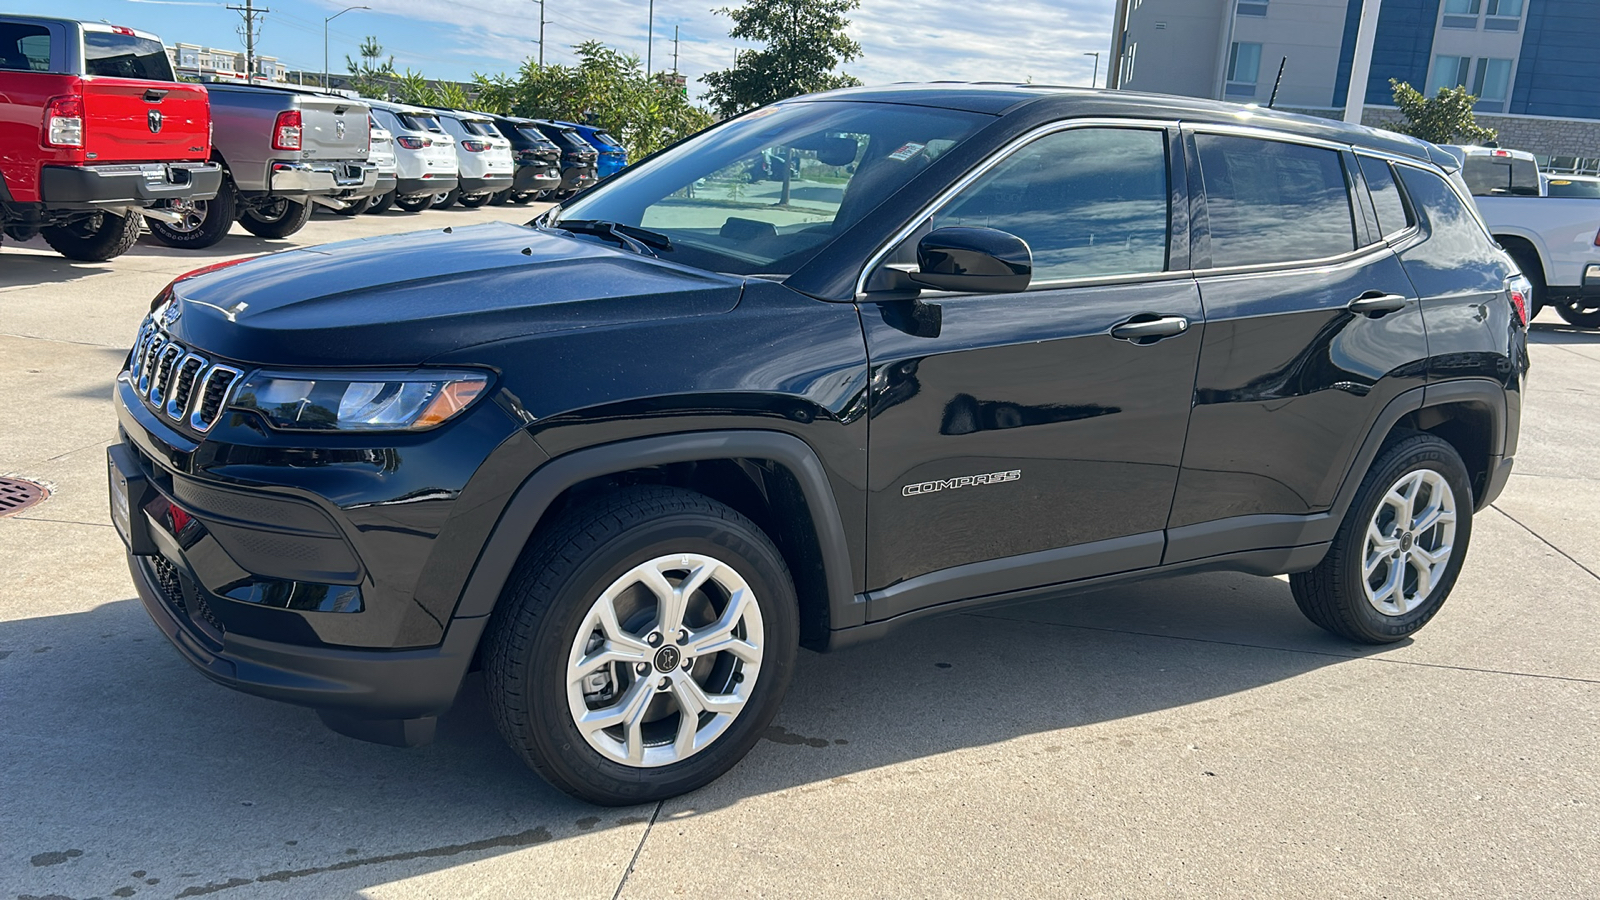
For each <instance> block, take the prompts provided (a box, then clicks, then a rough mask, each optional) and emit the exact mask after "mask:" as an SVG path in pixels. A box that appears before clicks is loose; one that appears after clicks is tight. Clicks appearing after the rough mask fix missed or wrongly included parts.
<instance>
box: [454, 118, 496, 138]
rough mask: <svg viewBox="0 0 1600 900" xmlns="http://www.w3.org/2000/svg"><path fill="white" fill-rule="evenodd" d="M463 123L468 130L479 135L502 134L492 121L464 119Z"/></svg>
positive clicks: (492, 135)
mask: <svg viewBox="0 0 1600 900" xmlns="http://www.w3.org/2000/svg"><path fill="white" fill-rule="evenodd" d="M461 124H462V126H463V127H465V128H466V129H467V131H469V132H471V133H472V134H475V135H477V136H479V137H500V136H501V134H500V132H499V131H498V130H496V129H495V127H494V123H492V122H485V121H483V120H482V119H462V120H461Z"/></svg>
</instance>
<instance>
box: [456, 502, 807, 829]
mask: <svg viewBox="0 0 1600 900" xmlns="http://www.w3.org/2000/svg"><path fill="white" fill-rule="evenodd" d="M685 561H687V562H688V563H689V565H688V566H685V567H683V568H680V565H681V563H683V562H685ZM700 565H708V566H709V568H710V572H709V575H708V576H707V577H706V578H705V579H704V585H705V586H704V587H699V588H696V590H695V591H694V592H693V593H691V594H690V595H689V598H688V601H687V616H686V617H687V618H688V620H689V621H690V622H698V624H691V625H689V626H688V629H693V632H690V631H689V630H688V629H686V630H685V631H684V634H686V635H688V637H687V638H686V639H683V640H679V639H674V637H673V635H672V633H671V631H670V630H666V629H660V628H659V625H658V624H657V619H656V617H657V616H658V615H659V609H660V607H659V604H658V603H657V602H656V599H655V598H656V597H659V596H661V595H660V594H656V593H653V592H651V591H650V589H648V588H646V587H645V585H644V582H643V581H639V580H634V576H635V575H636V574H637V573H648V572H649V571H650V570H651V569H652V568H653V569H654V570H655V571H656V572H658V573H662V574H667V575H669V576H670V575H671V574H673V573H674V572H678V573H682V572H687V571H689V570H690V569H695V567H697V566H700ZM624 583H626V584H629V585H630V586H629V587H627V588H626V589H624V590H620V591H613V590H609V589H612V588H615V587H617V586H618V585H620V584H624ZM662 583H665V584H671V583H672V582H671V581H670V577H669V579H668V580H666V581H664V582H662ZM679 583H680V584H681V581H680V582H679ZM741 585H742V586H743V588H746V589H740V587H739V586H741ZM608 594H609V595H611V596H612V599H611V600H606V599H605V597H606V596H607V595H608ZM736 597H743V598H746V599H747V600H748V601H749V602H747V603H745V604H742V605H739V606H737V607H735V606H733V600H734V598H736ZM719 602H720V603H721V604H722V606H721V609H720V610H719V609H718V606H717V604H718V603H719ZM602 608H605V609H610V610H611V611H612V612H611V615H610V619H609V621H611V622H614V623H618V624H617V629H616V630H617V633H616V634H612V633H611V629H610V627H608V626H607V625H605V622H606V621H608V620H607V618H606V616H605V615H603V614H602V612H601V610H602ZM730 609H737V610H738V611H739V612H738V613H737V616H738V618H737V621H736V622H735V623H734V625H733V626H731V627H733V628H735V629H737V630H735V631H733V632H732V633H733V634H735V635H740V634H742V635H743V636H744V637H746V638H748V637H750V636H751V635H752V633H755V634H758V635H760V637H757V638H756V639H755V641H754V642H753V643H752V642H741V644H740V646H741V648H742V649H741V653H740V656H738V657H736V656H735V655H734V653H732V652H729V651H727V650H723V651H716V650H711V651H707V652H703V653H700V654H695V652H694V648H695V645H696V642H697V637H696V636H697V635H698V641H700V642H705V643H718V644H722V645H724V646H726V644H727V643H728V642H729V640H730V638H729V637H727V634H726V632H724V633H723V634H721V635H719V634H716V633H714V632H715V631H716V630H718V625H717V621H716V620H717V619H718V617H719V616H722V615H727V614H728V611H729V610H730ZM680 621H681V620H680ZM663 633H665V637H664V638H663V639H659V640H658V638H660V637H661V635H662V634H663ZM602 634H604V635H605V637H604V638H601V637H600V636H601V635H602ZM650 635H654V637H649V640H648V641H641V638H646V637H648V636H650ZM685 640H686V641H687V642H685ZM597 641H606V642H611V643H616V644H618V645H622V646H623V650H622V651H621V652H623V653H626V654H629V656H630V657H632V660H633V661H631V662H629V661H627V660H619V661H615V662H611V663H606V664H604V665H603V666H602V667H599V668H598V669H597V670H596V671H594V672H591V673H590V674H589V675H586V676H579V675H576V674H574V671H573V667H574V665H575V664H576V661H577V659H578V658H580V657H581V656H582V655H583V653H585V652H592V651H593V649H594V648H595V647H596V642H597ZM798 642H799V613H798V607H797V605H796V602H795V595H794V587H793V583H792V582H791V581H790V578H789V570H788V567H787V566H786V565H785V564H784V560H783V557H782V556H781V555H780V554H779V553H778V550H777V548H776V547H774V546H773V544H772V542H771V541H770V540H769V539H768V538H767V536H766V535H765V534H763V533H762V532H761V530H760V529H759V528H757V527H756V526H755V525H754V524H753V523H752V522H750V520H748V519H746V518H745V517H744V516H741V515H740V514H739V513H737V512H735V511H733V510H732V509H730V508H728V507H727V506H724V505H723V504H721V503H718V502H716V501H714V500H711V499H710V498H707V497H705V496H702V495H700V494H696V493H693V492H690V491H686V490H681V489H678V488H669V487H634V488H624V489H620V490H617V491H614V492H612V493H610V494H607V495H605V496H603V497H601V498H599V499H597V500H596V501H594V502H592V503H590V504H588V505H585V506H581V507H578V508H576V509H573V510H571V511H569V512H568V513H566V514H564V515H563V516H562V517H561V519H559V520H558V521H557V522H555V523H553V524H552V525H550V526H549V527H548V528H547V529H545V530H543V532H542V534H541V535H539V536H536V537H535V539H534V541H533V542H531V543H530V544H529V546H528V548H527V549H526V550H525V551H524V552H523V554H522V558H521V559H520V560H519V561H518V564H517V567H516V569H515V571H514V572H513V573H512V576H511V579H510V580H509V581H508V582H507V584H506V589H505V592H504V594H502V596H501V598H500V605H499V607H498V608H497V609H496V610H495V613H494V618H493V619H492V620H491V621H490V624H489V630H488V633H487V634H486V635H485V638H484V672H485V686H486V688H487V690H488V693H489V702H490V706H491V708H492V710H493V713H494V718H495V724H496V725H497V726H498V727H499V729H500V733H501V734H502V735H503V736H504V737H505V739H506V741H507V743H509V744H510V745H511V747H512V749H514V750H516V751H517V753H519V754H520V755H521V756H522V758H523V760H524V761H525V762H526V763H527V764H528V765H529V766H530V767H531V768H533V770H534V771H536V772H538V773H539V774H540V775H542V776H543V777H544V778H545V779H546V780H547V781H549V782H550V783H551V784H552V785H554V786H556V787H558V788H560V789H561V790H563V791H566V792H567V793H569V794H571V795H573V796H575V797H578V798H581V799H583V800H587V801H590V802H592V803H599V804H604V805H608V806H622V805H628V804H636V803H648V802H652V801H656V800H661V799H665V798H667V797H673V796H677V795H678V794H682V793H685V792H687V791H692V790H694V789H696V788H699V787H701V786H703V785H705V784H708V783H710V782H711V781H713V780H714V779H716V778H717V777H719V776H721V775H722V774H723V773H725V772H727V771H728V770H729V769H731V768H732V767H733V766H734V764H736V763H737V762H738V761H739V760H740V759H742V758H743V757H744V755H745V754H746V753H748V752H749V751H750V748H751V747H752V746H754V745H755V743H756V741H757V740H759V739H760V737H761V735H762V733H763V731H764V730H765V729H766V727H767V725H768V724H769V723H770V722H771V721H772V717H773V715H775V714H776V713H777V711H778V705H779V704H780V703H781V702H782V700H783V695H784V692H785V691H786V690H787V689H788V686H789V679H790V677H791V676H792V674H793V671H794V664H795V654H796V648H797V646H798ZM680 647H681V648H682V649H680ZM752 653H753V654H754V657H755V658H754V661H753V662H752V661H750V660H748V659H744V658H743V657H745V656H748V655H750V654H752ZM645 660H648V662H646V661H645ZM640 665H643V666H644V667H645V670H644V671H643V672H640V671H638V666H640ZM686 666H687V667H690V668H685V667H686ZM746 673H749V677H746ZM595 675H601V676H603V678H604V679H605V681H604V683H603V685H602V684H595V683H593V682H592V681H590V680H589V679H591V678H593V677H594V676H595ZM641 675H642V676H644V677H643V678H640V677H638V676H641ZM569 676H570V677H569ZM652 682H656V683H657V684H658V685H659V684H663V683H665V684H669V685H670V687H669V688H667V689H659V687H658V688H654V689H653V688H652V687H651V684H652ZM702 682H703V684H702ZM691 685H696V687H691ZM586 687H592V688H593V689H594V690H593V692H592V693H591V692H586V691H585V688H586ZM634 691H637V692H638V693H634ZM708 695H709V696H710V697H719V698H724V699H726V698H733V700H728V701H727V702H730V703H731V702H733V701H735V700H736V701H737V702H738V705H737V706H736V707H735V708H733V709H732V710H731V711H723V712H714V713H709V715H711V716H712V718H710V719H706V718H705V715H707V713H701V714H700V716H698V717H697V718H696V719H695V720H693V721H694V722H695V723H696V724H695V726H694V727H695V730H694V731H690V732H687V734H688V736H689V737H690V738H697V737H698V738H701V739H704V740H705V743H703V744H701V745H699V746H694V747H688V746H686V745H685V744H684V741H683V734H682V733H681V732H680V727H679V726H680V725H681V724H682V723H683V722H684V721H685V720H684V718H683V715H684V714H683V711H682V707H680V706H678V704H679V703H680V702H683V701H680V699H679V698H680V697H688V698H690V699H689V701H688V702H690V703H691V704H696V703H698V701H697V700H695V699H694V698H695V697H696V696H698V697H706V696H708ZM630 698H638V699H639V700H640V701H641V704H642V705H640V706H638V707H636V709H638V710H639V716H640V718H641V719H643V720H646V721H643V723H642V724H641V725H640V726H639V728H638V729H637V733H636V736H635V734H634V729H630V728H628V727H626V726H624V725H620V724H616V725H613V726H611V727H610V729H609V730H605V729H602V728H595V729H592V730H591V731H590V733H589V735H587V736H586V734H585V732H583V731H580V730H579V727H578V724H577V717H578V716H580V715H588V714H592V713H593V712H594V711H596V710H606V709H610V710H626V709H627V706H628V704H629V703H630ZM579 710H582V712H579ZM630 748H634V749H636V750H637V753H636V754H635V761H634V762H629V761H628V759H629V752H630ZM685 751H687V752H685Z"/></svg>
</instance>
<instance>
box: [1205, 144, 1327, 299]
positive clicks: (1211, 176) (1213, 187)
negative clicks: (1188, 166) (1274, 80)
mask: <svg viewBox="0 0 1600 900" xmlns="http://www.w3.org/2000/svg"><path fill="white" fill-rule="evenodd" d="M1195 143H1196V145H1197V146H1198V148H1199V151H1200V171H1201V177H1202V179H1203V180H1204V182H1205V190H1206V214H1207V218H1208V220H1209V221H1210V224H1211V264H1212V265H1214V266H1217V267H1219V268H1221V267H1224V266H1248V265H1255V264H1259V263H1277V262H1292V261H1295V260H1305V259H1320V258H1322V257H1326V256H1337V255H1338V254H1340V253H1347V252H1349V251H1351V250H1354V249H1355V246H1356V241H1355V235H1356V232H1355V218H1354V216H1353V215H1352V213H1351V208H1350V193H1349V191H1348V190H1347V189H1346V186H1345V177H1344V165H1343V163H1341V162H1340V161H1339V154H1338V153H1337V152H1335V151H1333V150H1323V149H1320V148H1317V147H1306V146H1303V145H1300V144H1290V143H1285V142H1282V141H1266V140H1258V139H1256V138H1245V137H1232V136H1226V135H1215V134H1200V135H1196V136H1195Z"/></svg>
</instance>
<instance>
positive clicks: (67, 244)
mask: <svg viewBox="0 0 1600 900" xmlns="http://www.w3.org/2000/svg"><path fill="white" fill-rule="evenodd" d="M221 185H222V168H221V166H219V165H217V164H216V163H214V162H211V110H210V106H209V101H208V100H207V97H206V90H205V88H204V87H201V86H200V85H197V84H182V83H179V82H178V80H177V78H176V77H175V76H174V75H173V72H172V64H171V62H170V61H168V59H167V53H166V49H165V48H164V47H163V46H162V44H161V40H160V38H157V37H156V36H155V35H152V34H147V33H145V32H141V31H135V30H133V29H131V28H122V27H119V26H114V25H103V24H100V23H95V22H76V21H72V20H70V19H50V18H43V17H38V16H13V15H0V227H3V228H4V231H5V234H6V235H7V236H9V237H11V238H12V239H13V240H27V239H28V238H31V237H33V236H34V235H36V234H37V235H42V236H43V237H44V239H45V241H46V242H48V243H49V244H50V246H51V247H54V248H55V249H56V251H57V252H58V253H60V254H61V255H63V256H66V257H68V258H69V259H79V260H106V259H110V258H112V257H114V256H117V255H119V254H121V253H122V252H124V251H125V250H127V249H128V248H129V247H131V246H133V242H134V241H135V240H137V239H138V237H139V227H140V225H141V224H142V219H141V214H144V215H149V216H152V217H154V218H157V219H167V218H170V219H173V220H176V219H177V214H176V213H173V212H170V211H169V208H170V206H171V204H172V201H174V200H177V201H187V200H206V199H210V198H212V197H215V196H216V194H217V191H218V190H219V189H220V187H221Z"/></svg>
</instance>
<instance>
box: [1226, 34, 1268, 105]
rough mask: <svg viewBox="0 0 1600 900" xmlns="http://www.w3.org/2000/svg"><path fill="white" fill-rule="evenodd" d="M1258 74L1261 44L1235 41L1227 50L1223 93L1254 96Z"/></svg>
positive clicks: (1236, 95) (1229, 95) (1234, 95)
mask: <svg viewBox="0 0 1600 900" xmlns="http://www.w3.org/2000/svg"><path fill="white" fill-rule="evenodd" d="M1260 75H1261V45H1260V44H1242V43H1239V42H1237V41H1235V42H1234V44H1233V47H1232V48H1231V49H1230V50H1229V51H1228V83H1227V85H1226V86H1225V87H1224V88H1223V93H1224V94H1225V95H1226V96H1228V97H1254V96H1255V95H1256V81H1257V80H1258V79H1259V77H1260Z"/></svg>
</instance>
